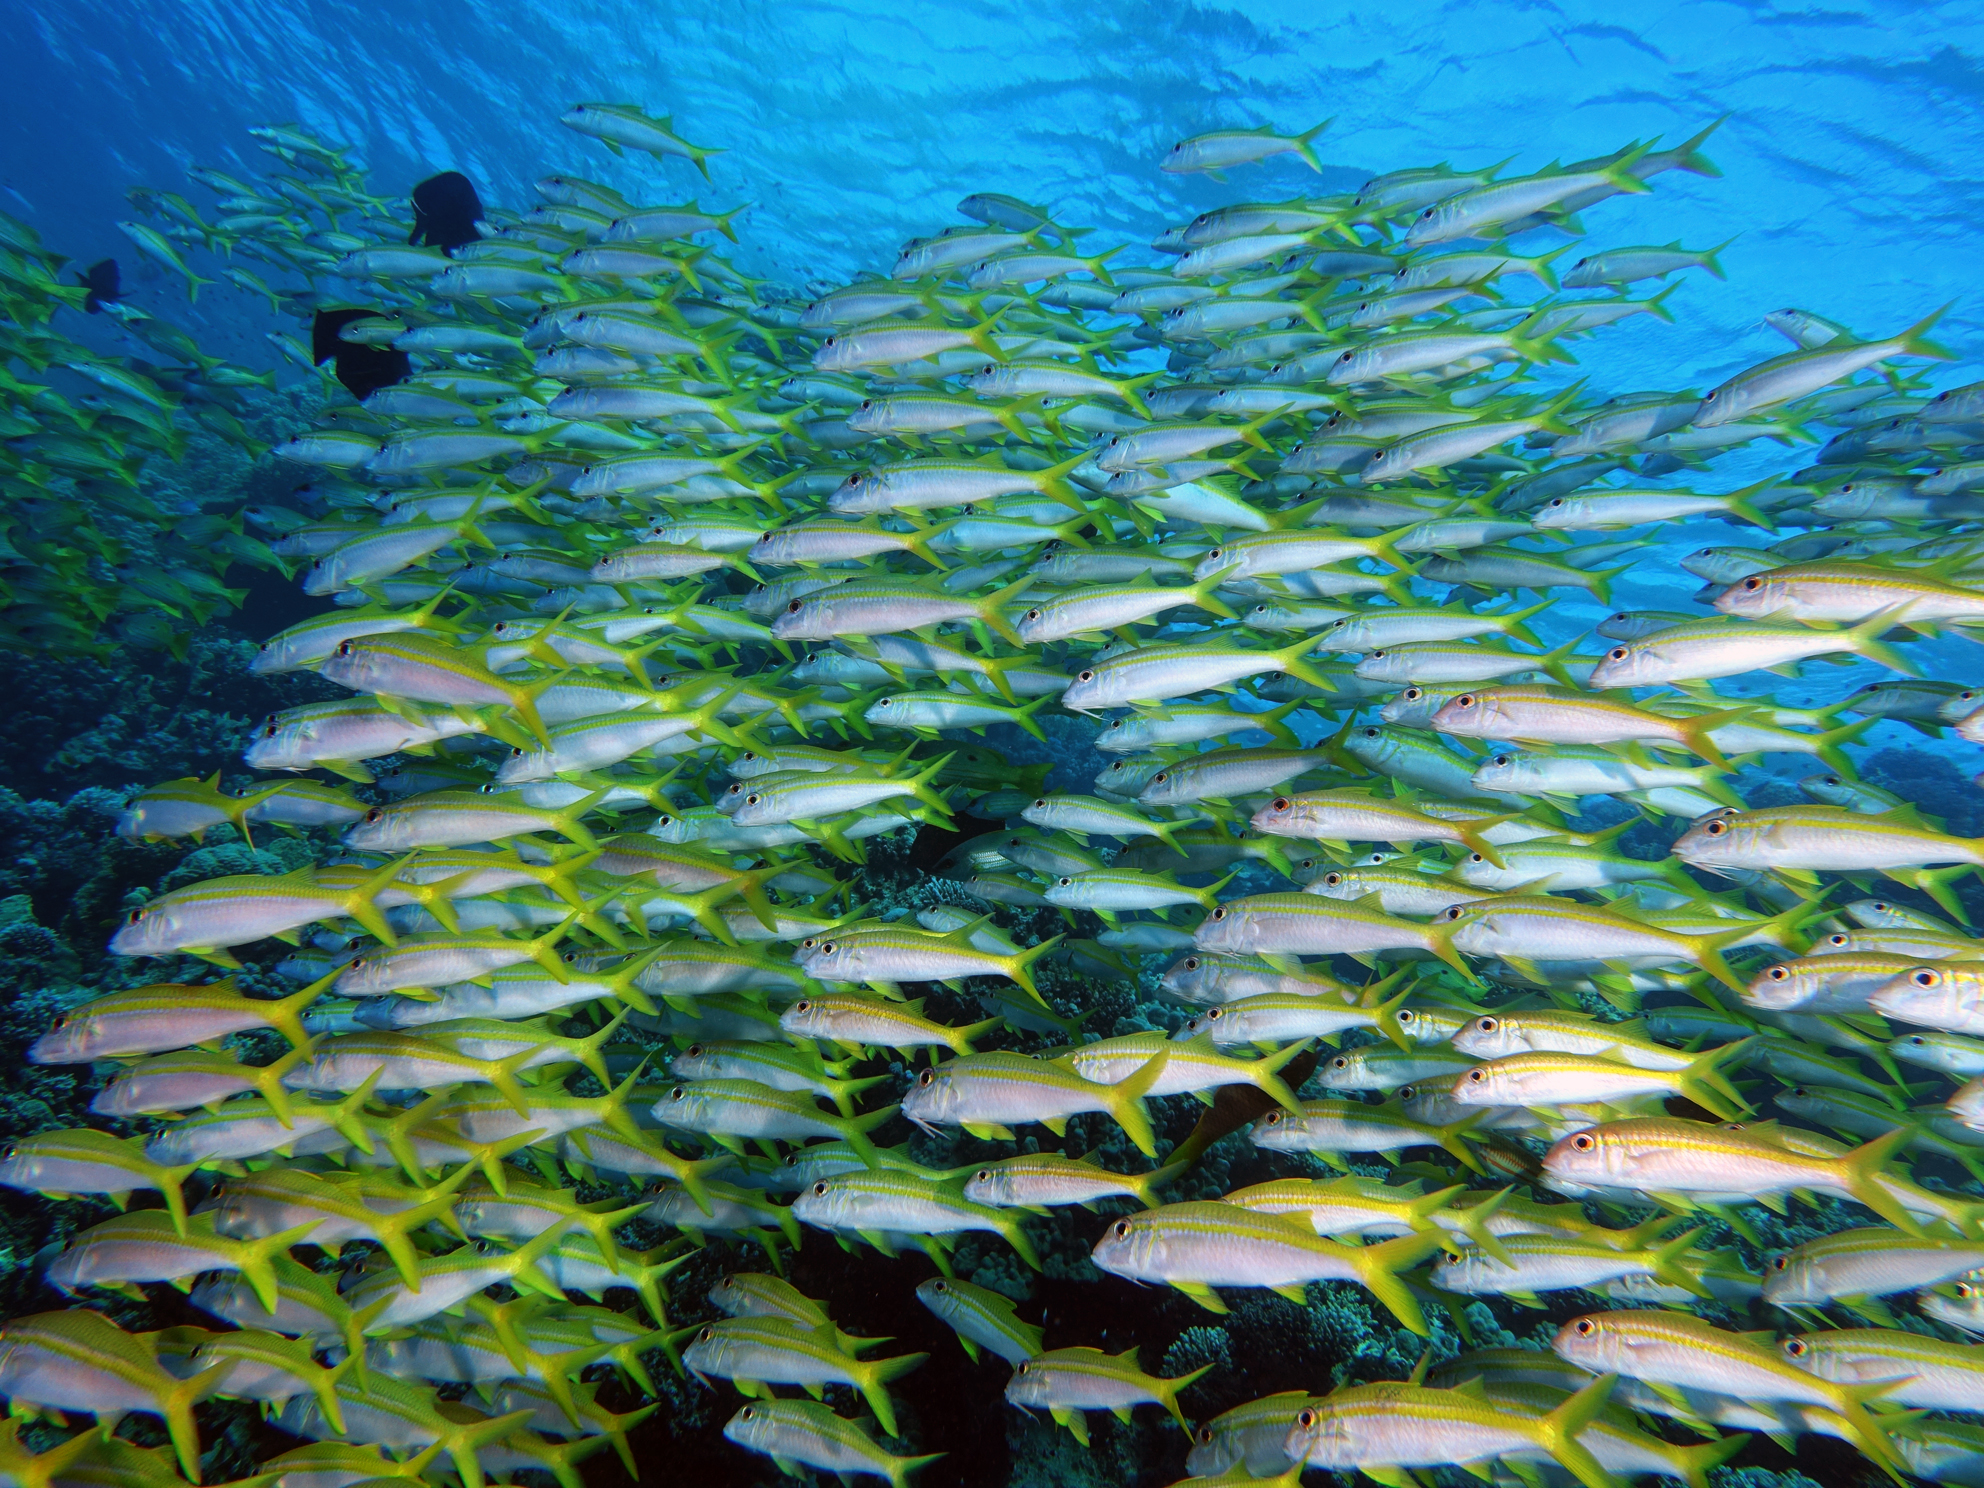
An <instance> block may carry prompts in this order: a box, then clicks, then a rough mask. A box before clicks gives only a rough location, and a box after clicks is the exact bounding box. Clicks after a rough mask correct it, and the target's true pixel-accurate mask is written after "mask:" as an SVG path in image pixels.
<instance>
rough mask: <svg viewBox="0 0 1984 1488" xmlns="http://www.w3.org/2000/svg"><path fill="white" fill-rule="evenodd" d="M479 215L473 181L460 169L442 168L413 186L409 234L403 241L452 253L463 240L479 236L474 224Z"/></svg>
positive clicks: (479, 204)
mask: <svg viewBox="0 0 1984 1488" xmlns="http://www.w3.org/2000/svg"><path fill="white" fill-rule="evenodd" d="M481 216H482V198H481V197H479V196H477V195H476V194H475V185H474V183H473V182H471V181H470V180H469V178H468V177H467V176H465V175H463V174H462V173H461V172H460V171H442V172H441V174H440V175H438V176H429V177H428V178H427V179H426V180H424V181H422V182H421V183H420V184H419V185H418V186H416V187H414V188H413V236H412V237H410V238H408V239H407V241H408V242H409V243H414V244H424V245H425V246H427V247H429V248H439V249H440V250H441V251H442V252H443V253H446V254H448V255H449V256H450V257H453V256H454V251H455V250H456V249H457V248H459V247H461V246H462V245H463V244H464V243H474V242H479V241H480V240H481V238H482V234H481V233H480V232H478V231H477V230H476V226H475V224H476V222H477V220H478V219H480V218H481Z"/></svg>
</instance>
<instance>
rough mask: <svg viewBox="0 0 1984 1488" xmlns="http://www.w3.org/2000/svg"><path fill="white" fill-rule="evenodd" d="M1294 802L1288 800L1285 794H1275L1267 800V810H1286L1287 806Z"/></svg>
mask: <svg viewBox="0 0 1984 1488" xmlns="http://www.w3.org/2000/svg"><path fill="white" fill-rule="evenodd" d="M1294 804H1295V803H1294V802H1293V801H1291V800H1289V799H1288V797H1286V796H1276V797H1275V798H1274V799H1273V800H1272V801H1270V802H1268V810H1270V811H1286V810H1288V808H1289V807H1291V806H1293V805H1294Z"/></svg>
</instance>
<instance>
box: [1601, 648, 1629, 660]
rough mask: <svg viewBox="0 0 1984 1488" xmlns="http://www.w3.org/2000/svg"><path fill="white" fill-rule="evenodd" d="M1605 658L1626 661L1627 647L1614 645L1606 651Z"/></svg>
mask: <svg viewBox="0 0 1984 1488" xmlns="http://www.w3.org/2000/svg"><path fill="white" fill-rule="evenodd" d="M1605 659H1606V660H1607V661H1624V660H1625V659H1626V648H1625V647H1624V646H1614V647H1613V648H1612V649H1611V650H1610V651H1607V652H1606V653H1605Z"/></svg>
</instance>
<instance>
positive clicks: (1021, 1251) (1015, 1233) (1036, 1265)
mask: <svg viewBox="0 0 1984 1488" xmlns="http://www.w3.org/2000/svg"><path fill="white" fill-rule="evenodd" d="M999 1233H1000V1234H1001V1235H1002V1236H1004V1237H1005V1241H1006V1243H1007V1244H1008V1245H1010V1246H1012V1248H1013V1253H1014V1254H1015V1255H1017V1256H1018V1257H1019V1258H1020V1259H1021V1260H1023V1261H1025V1262H1026V1263H1027V1265H1029V1266H1031V1267H1032V1268H1033V1269H1034V1270H1036V1271H1038V1270H1040V1269H1041V1267H1040V1256H1039V1255H1038V1254H1037V1253H1036V1252H1035V1251H1034V1248H1033V1241H1032V1240H1031V1239H1030V1238H1029V1237H1028V1235H1027V1232H1026V1227H1025V1226H1024V1225H1022V1224H1021V1223H1020V1221H1019V1219H1018V1217H1017V1216H1013V1215H1008V1216H1007V1217H1005V1218H1003V1219H1001V1220H1000V1221H999Z"/></svg>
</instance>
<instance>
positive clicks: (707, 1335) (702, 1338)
mask: <svg viewBox="0 0 1984 1488" xmlns="http://www.w3.org/2000/svg"><path fill="white" fill-rule="evenodd" d="M714 1337H716V1329H714V1328H705V1329H703V1331H702V1332H700V1333H698V1334H697V1335H696V1341H697V1342H698V1343H708V1342H709V1341H710V1340H711V1339H712V1338H714Z"/></svg>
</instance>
